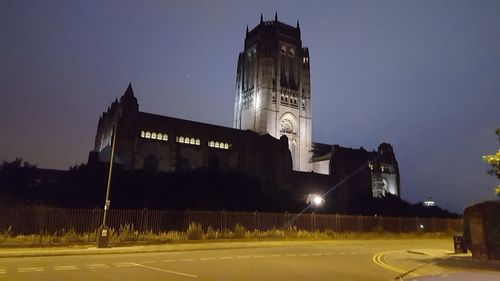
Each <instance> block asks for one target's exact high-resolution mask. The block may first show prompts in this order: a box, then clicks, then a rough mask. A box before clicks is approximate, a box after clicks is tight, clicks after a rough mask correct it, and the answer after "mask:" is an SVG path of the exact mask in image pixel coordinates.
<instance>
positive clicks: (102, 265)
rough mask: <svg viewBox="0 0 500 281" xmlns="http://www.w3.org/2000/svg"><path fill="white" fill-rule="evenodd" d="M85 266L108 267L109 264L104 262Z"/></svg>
mask: <svg viewBox="0 0 500 281" xmlns="http://www.w3.org/2000/svg"><path fill="white" fill-rule="evenodd" d="M85 266H86V267H88V268H109V266H108V265H106V264H104V263H96V264H86V265H85Z"/></svg>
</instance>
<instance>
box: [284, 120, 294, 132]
mask: <svg viewBox="0 0 500 281" xmlns="http://www.w3.org/2000/svg"><path fill="white" fill-rule="evenodd" d="M293 129H294V128H293V123H292V121H291V120H290V119H288V118H285V119H283V120H281V132H282V133H285V134H292V133H293Z"/></svg>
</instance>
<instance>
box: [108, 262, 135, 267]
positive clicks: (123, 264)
mask: <svg viewBox="0 0 500 281" xmlns="http://www.w3.org/2000/svg"><path fill="white" fill-rule="evenodd" d="M113 265H114V266H116V267H131V266H135V265H136V264H135V263H133V262H122V263H114V264H113Z"/></svg>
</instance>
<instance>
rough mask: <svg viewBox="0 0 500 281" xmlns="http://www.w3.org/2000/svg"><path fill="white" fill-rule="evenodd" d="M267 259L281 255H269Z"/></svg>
mask: <svg viewBox="0 0 500 281" xmlns="http://www.w3.org/2000/svg"><path fill="white" fill-rule="evenodd" d="M268 257H270V258H278V257H281V255H269V256H268Z"/></svg>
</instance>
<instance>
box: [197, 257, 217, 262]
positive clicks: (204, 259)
mask: <svg viewBox="0 0 500 281" xmlns="http://www.w3.org/2000/svg"><path fill="white" fill-rule="evenodd" d="M216 259H217V258H201V259H200V261H213V260H216Z"/></svg>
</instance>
